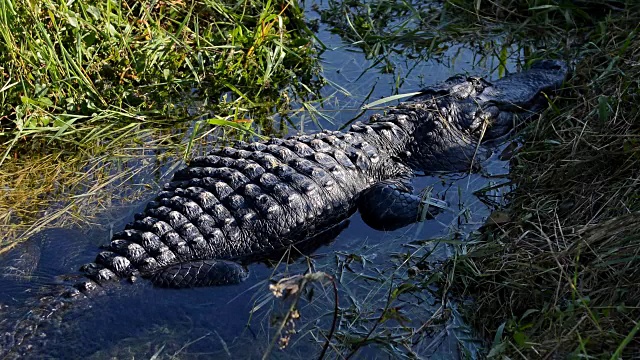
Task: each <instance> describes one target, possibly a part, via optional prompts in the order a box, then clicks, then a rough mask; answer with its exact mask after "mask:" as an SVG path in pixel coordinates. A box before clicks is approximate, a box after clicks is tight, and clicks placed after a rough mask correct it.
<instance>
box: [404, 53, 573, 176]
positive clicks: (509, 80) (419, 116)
mask: <svg viewBox="0 0 640 360" xmlns="http://www.w3.org/2000/svg"><path fill="white" fill-rule="evenodd" d="M567 74H568V67H567V65H566V63H564V62H562V61H556V60H542V61H537V62H535V63H533V65H532V66H531V68H529V69H528V70H525V71H522V72H519V73H513V74H509V75H507V76H505V77H503V78H501V79H499V80H496V81H494V82H489V81H486V80H484V79H482V78H478V77H466V76H455V77H452V78H450V79H448V80H447V81H445V82H444V83H442V84H440V85H437V86H435V87H432V88H428V89H425V90H423V91H422V93H421V94H419V95H417V96H415V97H414V98H412V100H413V103H405V104H404V106H400V107H399V110H400V109H404V111H405V112H407V111H410V112H411V113H413V115H414V116H411V118H412V119H413V121H411V122H412V127H413V129H411V132H412V134H413V136H414V138H415V139H416V140H417V141H415V142H414V144H416V145H415V146H412V145H410V148H409V149H408V150H409V151H408V154H409V158H408V159H407V161H408V162H410V163H412V164H413V165H414V166H415V167H419V168H422V169H425V170H429V171H434V170H441V169H447V170H451V169H452V165H453V167H454V168H456V169H457V170H460V171H463V170H469V166H470V165H471V164H473V163H474V162H473V160H472V159H476V160H482V158H484V157H486V156H488V150H486V149H484V148H481V147H479V146H478V145H479V143H480V142H486V141H492V140H497V139H500V138H501V137H503V136H505V135H507V134H509V133H510V132H511V131H512V130H513V128H514V127H515V126H516V125H518V124H520V123H522V122H523V121H526V120H527V119H529V118H531V117H532V116H534V115H536V114H538V113H539V112H540V111H541V110H543V109H544V108H545V107H546V106H547V101H548V98H547V95H548V94H550V93H551V92H553V91H554V90H556V89H558V88H560V86H562V83H563V82H564V80H565V78H566V77H567ZM400 111H403V110H400ZM418 144H420V145H418ZM424 144H433V145H434V146H425V145H424Z"/></svg>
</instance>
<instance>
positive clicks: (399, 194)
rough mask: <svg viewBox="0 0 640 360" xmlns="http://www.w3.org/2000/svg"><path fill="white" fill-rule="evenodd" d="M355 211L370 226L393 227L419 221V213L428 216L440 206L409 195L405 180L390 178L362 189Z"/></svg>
mask: <svg viewBox="0 0 640 360" xmlns="http://www.w3.org/2000/svg"><path fill="white" fill-rule="evenodd" d="M425 206H427V208H426V209H425ZM358 210H359V211H360V215H361V216H362V220H364V222H365V223H367V225H369V226H371V227H372V228H374V229H377V230H395V229H399V228H401V227H404V226H407V225H409V224H413V223H415V222H417V221H420V220H421V219H422V217H423V216H422V215H423V213H424V214H425V215H426V218H427V219H432V218H433V216H434V215H435V214H437V213H439V212H440V211H441V208H440V207H437V206H433V205H432V204H430V203H429V202H427V201H425V200H424V199H423V198H422V197H420V196H418V195H415V194H413V192H412V189H411V187H410V186H409V185H407V184H406V182H405V181H403V180H401V179H391V180H385V181H380V182H378V183H376V184H374V185H373V186H371V187H369V188H368V189H367V190H365V191H364V192H363V193H362V195H361V196H360V199H359V201H358Z"/></svg>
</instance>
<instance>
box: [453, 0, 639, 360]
mask: <svg viewBox="0 0 640 360" xmlns="http://www.w3.org/2000/svg"><path fill="white" fill-rule="evenodd" d="M521 3H522V4H524V3H525V2H521ZM580 3H582V5H585V6H587V7H586V8H582V12H575V13H574V15H575V14H578V15H581V14H583V13H584V11H587V10H589V9H590V7H589V6H595V5H596V4H598V5H599V9H601V10H602V9H603V8H604V9H609V8H610V7H611V6H614V5H615V6H616V7H621V6H620V5H621V4H622V2H614V1H603V2H597V3H596V2H595V1H594V2H590V1H585V2H580ZM483 4H484V2H483ZM491 4H492V6H494V7H490V8H489V9H488V10H487V9H484V10H485V11H487V12H484V14H488V13H490V12H491V11H495V10H496V9H497V8H495V6H498V5H499V6H498V7H500V6H503V5H504V6H506V5H508V4H510V3H509V2H491ZM500 4H502V5H500ZM522 4H521V5H522ZM576 4H578V2H576ZM548 8H549V9H551V8H554V9H557V7H555V6H549V7H548ZM638 10H639V9H638V5H637V4H636V3H630V2H627V3H626V8H625V9H624V10H619V11H614V12H611V13H610V14H609V15H605V16H602V17H595V16H594V17H592V18H591V22H592V23H593V24H594V26H589V27H586V28H584V30H583V31H584V34H585V35H586V36H587V37H586V40H587V41H586V42H585V43H584V45H583V46H581V47H580V49H578V52H577V54H576V57H577V61H576V63H575V73H574V74H573V76H572V77H571V79H570V80H569V81H568V82H567V89H566V90H565V91H564V92H563V94H562V96H561V98H559V99H557V100H556V101H554V104H553V105H552V106H551V108H550V110H549V111H547V112H546V114H545V115H544V116H543V117H542V118H541V119H540V121H536V122H534V123H533V124H531V126H530V128H529V130H528V131H527V132H526V136H525V143H524V146H523V148H522V149H521V150H520V151H519V153H518V154H517V155H516V157H515V159H514V162H513V167H512V174H511V178H512V180H513V181H514V184H515V185H516V190H515V191H514V192H513V193H511V195H510V199H511V200H510V205H509V206H508V208H507V209H506V213H507V214H508V219H507V221H502V222H501V223H500V224H492V225H487V226H486V227H485V228H484V229H483V231H481V232H480V233H478V234H476V236H475V237H474V238H473V239H474V240H473V241H472V242H471V243H469V244H466V245H465V253H464V254H460V256H458V257H456V258H455V259H454V260H452V261H451V263H450V265H449V266H450V269H454V268H455V272H456V277H455V278H454V279H455V285H454V288H455V289H456V290H457V291H458V292H460V291H461V294H463V295H464V296H469V297H471V298H473V299H474V302H473V305H471V307H469V308H468V310H467V315H468V317H469V319H471V321H472V323H473V324H474V326H475V327H476V328H477V329H479V330H481V332H482V334H483V335H484V336H485V338H488V339H492V342H491V344H490V346H489V350H488V355H489V357H503V356H507V357H509V358H557V357H562V358H565V357H570V358H578V357H584V358H610V359H618V358H632V357H634V356H637V354H638V353H639V352H640V342H639V341H638V337H637V332H638V329H639V326H638V321H640V302H639V299H640V293H639V292H638V289H640V283H638V279H639V277H638V271H639V270H638V269H639V267H638V266H639V265H640V264H639V262H638V259H639V257H638V249H639V248H640V247H639V245H640V236H639V234H640V232H639V231H638V223H639V221H640V215H639V213H638V210H640V209H639V206H640V203H639V202H638V196H637V193H638V191H639V190H640V189H639V186H638V180H637V179H638V175H639V173H640V162H639V161H638V160H639V159H640V157H638V151H639V149H640V148H639V147H638V141H637V139H638V136H640V135H639V133H638V128H639V127H638V119H640V108H639V107H638V105H637V104H638V98H639V96H640V86H639V83H638V81H637V79H638V77H639V76H640V68H639V67H638V58H639V57H640V52H638V49H640V38H638V35H637V26H638V23H639V21H640V18H639V17H638V14H639V13H640V12H638ZM603 11H604V10H603ZM605 12H606V11H605ZM591 15H593V13H591ZM487 16H488V15H487Z"/></svg>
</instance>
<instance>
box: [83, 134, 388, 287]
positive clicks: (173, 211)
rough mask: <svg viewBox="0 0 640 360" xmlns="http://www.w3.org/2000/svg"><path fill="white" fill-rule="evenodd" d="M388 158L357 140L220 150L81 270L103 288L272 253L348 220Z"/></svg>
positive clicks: (332, 137)
mask: <svg viewBox="0 0 640 360" xmlns="http://www.w3.org/2000/svg"><path fill="white" fill-rule="evenodd" d="M383 157H384V156H380V154H379V153H378V151H377V149H376V148H375V147H373V146H372V145H370V144H369V143H367V142H366V141H365V140H364V139H363V137H362V136H361V135H360V134H358V133H354V132H349V133H342V132H328V131H325V132H322V133H318V134H314V135H302V136H296V137H292V138H289V139H286V140H281V139H272V140H269V141H266V142H255V143H251V144H247V143H243V142H239V143H236V144H234V146H233V148H232V147H225V148H220V149H216V150H214V151H212V152H211V153H209V154H208V155H207V156H203V157H198V158H195V159H193V161H192V162H191V164H190V165H189V166H188V167H186V168H184V169H181V170H179V171H178V172H177V173H176V174H175V175H174V177H173V179H172V181H171V182H170V183H169V184H167V185H165V187H164V190H163V191H162V192H160V194H159V195H158V197H157V198H156V199H155V200H154V201H151V202H150V203H149V204H148V206H147V208H146V209H145V210H144V211H143V212H142V213H140V214H137V215H136V218H135V221H134V222H133V223H131V224H129V225H127V227H126V228H125V230H124V231H122V232H119V233H117V234H115V235H114V237H113V239H112V241H111V243H110V245H108V246H107V248H106V251H103V252H101V253H100V254H99V255H98V257H97V258H96V262H95V264H88V265H86V266H84V267H83V271H85V273H86V274H87V275H88V276H89V278H91V279H93V280H96V281H98V282H102V281H104V280H108V279H112V278H122V277H129V276H135V275H136V274H140V275H142V276H143V277H149V276H152V275H154V273H155V272H157V271H158V270H160V269H163V268H167V267H169V266H172V265H175V264H180V263H185V262H191V261H194V260H205V259H216V260H230V261H234V262H240V263H242V262H243V261H247V260H249V259H255V258H256V257H259V256H261V255H267V254H269V253H273V252H274V251H277V250H279V249H282V248H285V247H287V246H289V245H291V244H293V243H295V242H299V241H303V240H305V239H308V238H310V237H313V236H315V235H317V234H318V233H320V232H322V231H324V230H326V229H327V228H329V227H331V226H334V225H335V224H337V223H339V222H340V221H341V220H343V219H345V218H347V217H348V216H350V215H351V214H352V213H353V212H354V211H355V209H356V203H357V199H358V194H359V193H360V192H362V190H364V189H366V188H367V187H368V186H369V185H370V184H371V183H372V182H373V181H375V180H376V179H375V177H372V175H371V172H372V169H374V168H376V167H377V165H378V164H379V163H380V162H382V161H383Z"/></svg>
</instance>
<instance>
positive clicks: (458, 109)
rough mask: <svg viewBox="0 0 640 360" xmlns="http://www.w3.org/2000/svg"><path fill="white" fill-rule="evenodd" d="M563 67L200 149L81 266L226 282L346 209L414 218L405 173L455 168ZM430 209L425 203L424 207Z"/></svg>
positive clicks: (455, 81) (557, 80) (371, 216)
mask: <svg viewBox="0 0 640 360" xmlns="http://www.w3.org/2000/svg"><path fill="white" fill-rule="evenodd" d="M566 74H567V67H566V65H565V64H564V63H561V62H556V61H542V62H539V63H536V64H534V65H533V66H532V68H531V69H530V70H528V71H525V72H521V73H517V74H512V75H509V76H507V77H505V78H503V79H501V80H498V81H497V82H495V83H494V84H491V83H489V82H487V81H485V80H482V79H479V78H473V77H469V78H466V77H461V76H458V77H454V78H451V79H449V80H448V81H447V82H445V83H443V84H441V85H439V86H435V87H433V88H430V89H426V90H424V91H423V92H422V93H421V94H420V95H418V96H416V97H414V98H413V102H407V103H403V104H400V105H399V106H396V107H393V108H390V109H389V110H388V111H387V113H386V114H384V115H376V116H373V117H372V118H371V120H370V121H369V122H368V123H366V124H364V123H356V124H354V125H352V126H351V128H350V129H349V131H347V132H345V133H343V132H332V131H324V132H321V133H317V134H313V135H300V136H293V137H290V138H288V139H286V140H282V139H272V140H269V141H264V142H255V143H251V144H247V143H243V142H239V143H236V144H235V145H234V146H233V147H225V148H220V149H216V150H214V151H212V152H211V153H210V154H209V155H207V156H204V157H198V158H195V159H193V161H192V162H191V164H190V165H189V166H188V167H186V168H184V169H182V170H180V171H178V172H177V173H176V174H175V176H174V178H173V180H172V181H171V183H169V184H167V185H166V186H165V188H164V191H162V192H161V193H160V194H159V195H158V197H157V198H156V199H155V201H152V202H150V203H149V204H148V206H147V208H146V209H145V210H144V212H142V213H141V214H138V215H136V218H135V222H133V223H132V224H129V225H128V226H127V227H126V229H125V230H124V231H122V232H120V233H118V234H116V235H114V237H113V240H112V241H111V244H110V245H108V246H107V247H106V249H105V251H103V252H101V253H100V254H99V255H98V257H97V258H96V261H95V263H91V264H88V265H85V266H84V267H83V271H84V273H85V274H86V275H87V277H88V278H89V279H91V280H89V281H85V282H83V283H81V284H79V285H78V286H77V287H78V288H79V289H80V290H82V291H87V290H91V289H93V288H95V287H96V286H95V282H97V283H104V282H107V281H109V280H113V279H123V278H124V279H126V278H133V277H137V276H142V277H144V278H150V279H151V280H152V281H153V282H154V284H156V285H159V286H167V287H191V286H206V285H221V284H229V283H237V282H240V281H242V280H243V279H244V278H245V277H246V271H245V269H244V268H243V266H242V264H245V263H247V262H250V261H252V260H254V259H257V258H260V257H264V256H266V255H268V254H270V253H273V252H276V251H279V250H282V249H283V248H286V247H288V246H290V245H292V244H296V243H298V242H301V241H304V240H305V239H307V238H309V237H313V236H314V235H317V234H318V233H320V232H322V231H324V230H326V229H328V228H330V227H331V226H332V225H333V224H336V223H338V222H340V221H342V220H344V219H345V218H347V217H349V216H350V215H351V214H353V212H355V211H356V209H357V208H358V206H359V207H360V212H361V214H362V216H363V218H364V219H365V221H367V222H368V223H370V224H374V225H375V227H376V228H397V227H400V226H405V225H407V224H409V223H411V222H414V221H416V219H417V217H418V214H420V212H421V209H422V207H423V205H424V204H423V202H422V201H421V199H420V197H419V196H416V195H414V194H412V189H411V187H410V185H408V180H409V179H410V178H411V176H412V174H413V171H414V170H423V171H462V170H468V169H470V167H471V166H472V164H473V163H474V162H475V163H477V162H479V161H481V160H482V159H484V158H485V157H486V156H487V153H488V150H487V149H486V148H484V147H482V146H479V145H478V144H479V142H481V141H486V140H495V139H498V138H500V137H502V136H504V135H505V134H507V133H509V132H510V131H511V129H512V128H513V126H514V125H515V124H517V123H519V122H521V121H523V120H525V119H526V118H528V117H530V116H531V115H535V114H536V113H538V112H539V111H540V110H541V109H543V108H544V107H545V106H546V98H545V97H544V95H543V92H545V91H551V90H554V89H556V88H558V87H559V86H560V85H561V84H562V82H563V80H564V78H565V76H566ZM430 210H432V211H435V210H436V209H430Z"/></svg>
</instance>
